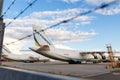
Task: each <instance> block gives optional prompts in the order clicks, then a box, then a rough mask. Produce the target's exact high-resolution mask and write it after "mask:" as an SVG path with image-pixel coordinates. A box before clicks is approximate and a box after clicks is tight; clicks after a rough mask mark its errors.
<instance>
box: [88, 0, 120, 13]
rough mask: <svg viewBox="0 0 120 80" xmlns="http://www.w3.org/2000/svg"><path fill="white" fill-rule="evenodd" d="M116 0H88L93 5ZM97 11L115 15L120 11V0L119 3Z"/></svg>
mask: <svg viewBox="0 0 120 80" xmlns="http://www.w3.org/2000/svg"><path fill="white" fill-rule="evenodd" d="M112 1H115V0H86V2H87V3H89V4H91V5H96V6H98V5H100V4H103V3H109V2H112ZM96 12H97V13H100V14H103V15H115V14H119V13H120V3H119V1H118V2H117V3H114V4H112V5H111V6H109V7H107V8H104V9H99V10H97V11H96Z"/></svg>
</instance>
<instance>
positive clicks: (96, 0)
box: [85, 0, 114, 5]
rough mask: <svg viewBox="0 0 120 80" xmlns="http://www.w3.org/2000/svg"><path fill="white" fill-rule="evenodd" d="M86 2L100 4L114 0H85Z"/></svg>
mask: <svg viewBox="0 0 120 80" xmlns="http://www.w3.org/2000/svg"><path fill="white" fill-rule="evenodd" d="M85 1H86V2H87V3H90V4H92V5H98V4H101V3H108V2H111V1H114V0H85Z"/></svg>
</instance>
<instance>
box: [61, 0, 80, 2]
mask: <svg viewBox="0 0 120 80" xmlns="http://www.w3.org/2000/svg"><path fill="white" fill-rule="evenodd" d="M62 1H64V2H66V3H75V2H78V1H81V0H62Z"/></svg>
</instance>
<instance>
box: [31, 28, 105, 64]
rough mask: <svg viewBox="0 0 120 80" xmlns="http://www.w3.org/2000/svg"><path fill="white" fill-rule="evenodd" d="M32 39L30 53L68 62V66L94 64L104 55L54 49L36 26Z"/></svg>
mask: <svg viewBox="0 0 120 80" xmlns="http://www.w3.org/2000/svg"><path fill="white" fill-rule="evenodd" d="M33 37H34V42H35V45H36V46H35V47H32V48H30V49H31V50H32V51H34V52H37V53H38V54H41V55H43V56H45V57H48V58H51V59H54V60H60V61H65V62H68V63H69V64H77V63H79V64H81V63H82V62H83V61H84V62H93V63H96V62H99V61H100V60H101V59H102V57H101V55H102V54H104V53H105V52H80V51H77V50H68V49H60V48H56V47H55V46H54V44H53V43H52V42H51V41H50V39H48V37H47V36H46V35H45V32H44V31H41V29H40V27H38V26H33Z"/></svg>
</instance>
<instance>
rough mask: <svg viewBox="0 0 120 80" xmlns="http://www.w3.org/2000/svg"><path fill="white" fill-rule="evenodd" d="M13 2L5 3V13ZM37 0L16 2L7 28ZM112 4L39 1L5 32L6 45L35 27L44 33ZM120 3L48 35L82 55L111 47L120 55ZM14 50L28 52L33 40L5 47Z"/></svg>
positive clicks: (82, 0) (88, 0)
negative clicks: (92, 10)
mask: <svg viewBox="0 0 120 80" xmlns="http://www.w3.org/2000/svg"><path fill="white" fill-rule="evenodd" d="M12 1H14V0H4V6H3V13H4V12H5V11H6V9H7V8H8V6H9V5H10V4H11V3H12ZM33 1H34V0H16V1H15V3H14V5H13V6H12V7H11V8H10V9H9V10H8V12H7V14H6V15H4V17H3V18H4V23H5V24H6V25H7V24H8V23H9V22H10V21H12V20H13V18H14V17H15V16H16V15H18V14H19V13H20V12H21V11H22V10H23V9H24V8H25V7H27V6H28V4H29V3H31V2H33ZM111 1H113V0H37V2H35V3H34V4H33V5H32V6H31V7H30V8H28V9H27V10H26V11H25V12H24V13H23V14H21V15H20V16H19V18H17V19H16V20H14V21H13V22H12V23H11V24H10V25H8V26H6V28H5V35H4V45H6V44H7V43H11V42H15V41H17V40H18V39H20V38H22V37H25V36H26V35H29V34H32V33H33V32H32V26H33V25H37V26H40V27H41V29H44V28H46V27H49V26H51V25H54V24H56V23H58V22H60V21H63V20H66V19H69V18H71V17H74V16H76V15H78V14H80V13H84V12H86V11H88V10H91V9H94V8H96V7H98V6H100V5H102V4H104V3H108V2H111ZM119 21H120V2H117V3H115V4H112V5H110V6H109V7H107V8H104V9H100V10H97V11H95V12H92V13H90V14H87V15H83V16H79V17H78V18H76V19H74V20H72V21H70V22H68V23H64V24H61V25H58V26H56V27H54V28H50V29H48V30H46V31H45V32H46V35H47V36H49V38H50V39H51V40H52V42H53V43H54V44H61V45H65V46H68V47H70V48H72V49H76V50H80V51H93V50H94V51H98V50H103V51H104V50H107V49H106V45H107V44H111V45H112V47H113V50H119V51H120V37H119V34H120V31H119V30H120V22H119ZM6 46H7V47H9V48H10V49H11V50H16V51H17V50H18V51H19V50H24V49H25V50H26V49H28V48H29V47H32V46H34V40H33V36H32V37H30V38H26V39H24V40H21V41H17V42H16V43H14V44H9V45H6Z"/></svg>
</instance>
